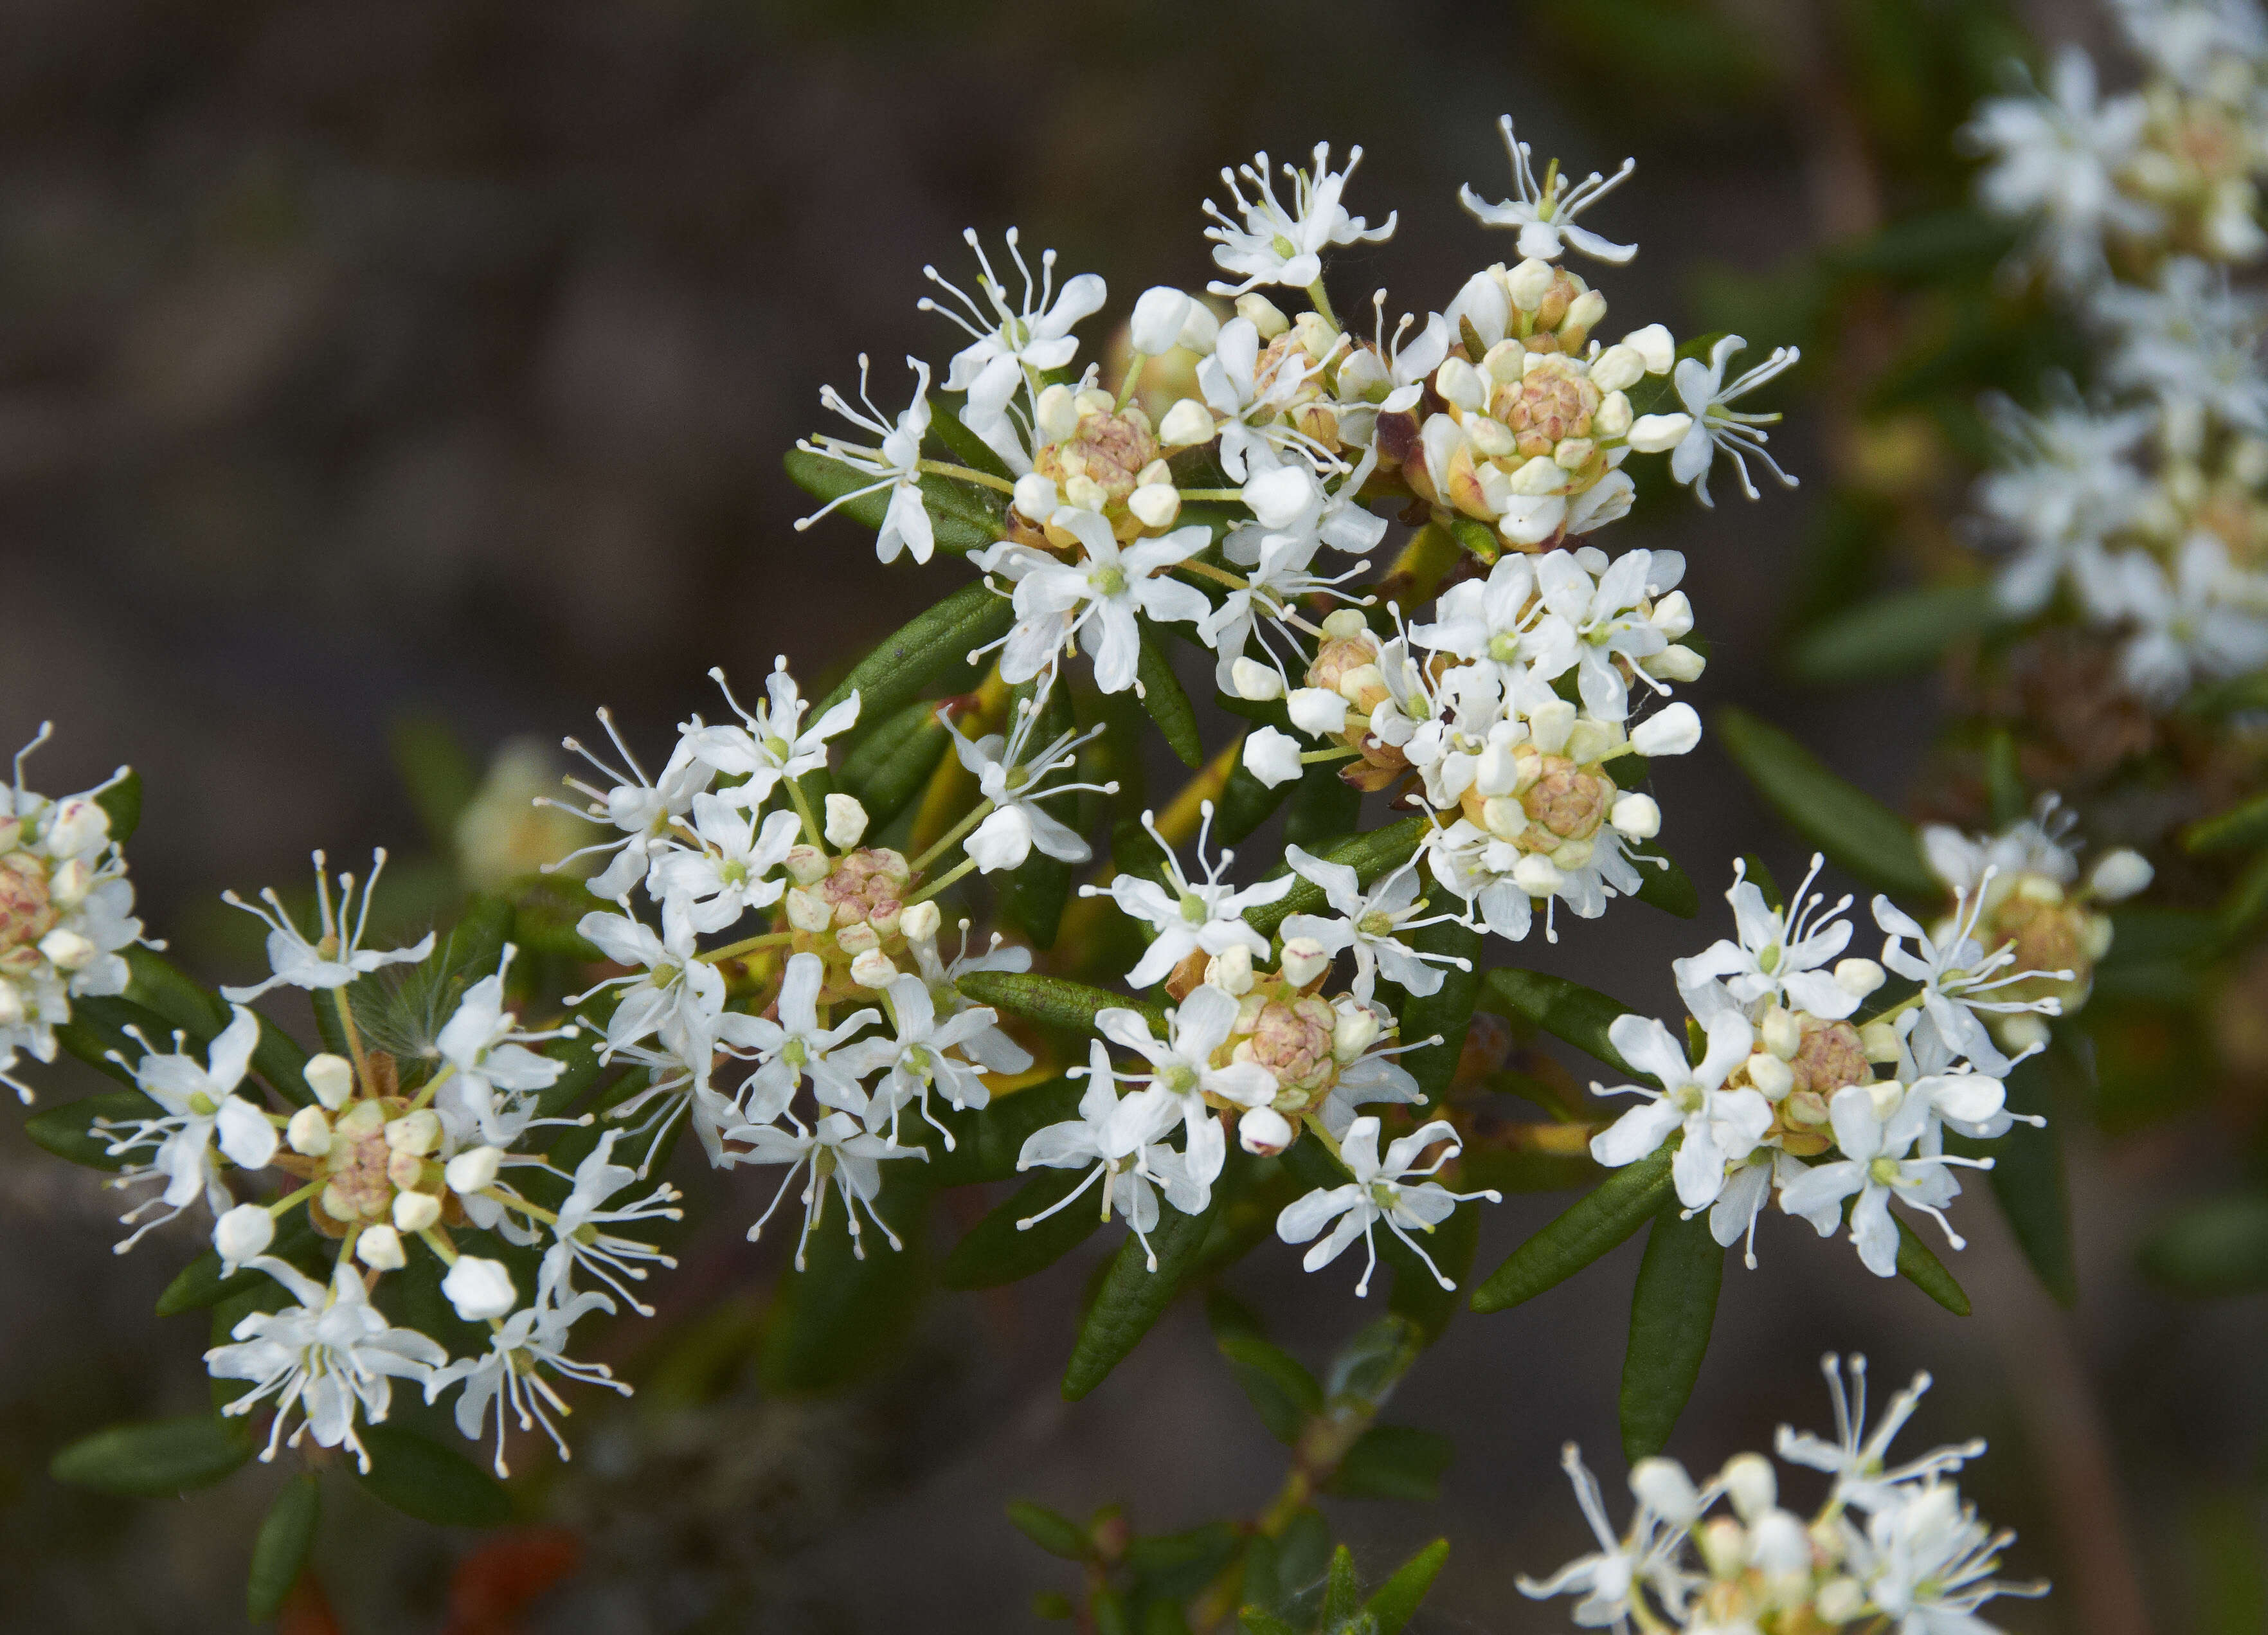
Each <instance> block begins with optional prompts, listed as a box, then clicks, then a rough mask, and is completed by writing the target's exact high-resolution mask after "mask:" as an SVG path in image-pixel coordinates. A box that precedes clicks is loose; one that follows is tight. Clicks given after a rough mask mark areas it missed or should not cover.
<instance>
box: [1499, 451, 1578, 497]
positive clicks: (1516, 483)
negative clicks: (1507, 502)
mask: <svg viewBox="0 0 2268 1635" xmlns="http://www.w3.org/2000/svg"><path fill="white" fill-rule="evenodd" d="M1566 485H1567V474H1566V473H1565V471H1562V470H1561V469H1560V468H1559V462H1558V461H1557V460H1553V459H1552V458H1551V456H1550V455H1549V454H1538V455H1537V456H1536V457H1535V459H1533V460H1529V461H1528V463H1527V464H1526V465H1524V466H1522V467H1521V468H1520V469H1519V470H1517V471H1515V472H1513V474H1512V480H1511V482H1510V484H1509V486H1510V488H1511V490H1512V491H1513V493H1515V494H1520V495H1524V496H1534V495H1537V494H1557V492H1558V491H1559V490H1561V489H1563V488H1565V486H1566Z"/></svg>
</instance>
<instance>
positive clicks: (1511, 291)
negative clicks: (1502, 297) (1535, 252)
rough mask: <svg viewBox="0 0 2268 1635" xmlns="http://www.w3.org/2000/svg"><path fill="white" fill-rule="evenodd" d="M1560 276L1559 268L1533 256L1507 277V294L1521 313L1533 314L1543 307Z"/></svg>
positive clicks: (1505, 282) (1505, 284)
mask: <svg viewBox="0 0 2268 1635" xmlns="http://www.w3.org/2000/svg"><path fill="white" fill-rule="evenodd" d="M1558 276H1559V269H1557V267H1554V266H1553V265H1552V264H1551V263H1550V261H1538V260H1536V259H1535V257H1534V256H1532V255H1531V256H1529V257H1528V259H1527V260H1526V261H1522V262H1521V264H1520V265H1519V266H1517V267H1515V268H1513V269H1512V271H1511V272H1510V273H1509V274H1507V275H1506V277H1505V281H1504V286H1505V292H1506V294H1508V295H1510V296H1511V297H1512V304H1513V306H1517V307H1518V308H1520V310H1521V312H1523V313H1532V312H1534V311H1535V309H1536V308H1537V307H1539V306H1543V298H1544V297H1545V296H1546V295H1548V294H1550V291H1551V285H1552V284H1553V283H1554V282H1555V281H1556V280H1557V278H1558Z"/></svg>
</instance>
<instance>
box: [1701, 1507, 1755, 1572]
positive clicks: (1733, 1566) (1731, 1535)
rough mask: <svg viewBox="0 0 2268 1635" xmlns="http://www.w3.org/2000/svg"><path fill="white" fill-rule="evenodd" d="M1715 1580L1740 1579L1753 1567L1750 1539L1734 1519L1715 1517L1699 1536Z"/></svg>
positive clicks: (1704, 1526) (1703, 1557) (1703, 1554)
mask: <svg viewBox="0 0 2268 1635" xmlns="http://www.w3.org/2000/svg"><path fill="white" fill-rule="evenodd" d="M1694 1542H1695V1543H1697V1544H1698V1545H1699V1546H1700V1550H1701V1560H1702V1563H1703V1565H1705V1566H1707V1568H1708V1569H1709V1574H1710V1576H1711V1577H1712V1578H1717V1579H1732V1578H1738V1577H1739V1576H1740V1575H1741V1572H1742V1569H1744V1568H1745V1567H1746V1566H1747V1565H1749V1536H1748V1534H1747V1532H1746V1531H1745V1530H1744V1529H1743V1528H1742V1526H1741V1524H1740V1523H1739V1522H1737V1521H1734V1520H1733V1518H1732V1517H1730V1516H1714V1517H1712V1518H1711V1519H1710V1520H1709V1521H1707V1522H1705V1523H1704V1524H1703V1526H1702V1528H1700V1531H1699V1532H1698V1534H1697V1536H1695V1539H1694Z"/></svg>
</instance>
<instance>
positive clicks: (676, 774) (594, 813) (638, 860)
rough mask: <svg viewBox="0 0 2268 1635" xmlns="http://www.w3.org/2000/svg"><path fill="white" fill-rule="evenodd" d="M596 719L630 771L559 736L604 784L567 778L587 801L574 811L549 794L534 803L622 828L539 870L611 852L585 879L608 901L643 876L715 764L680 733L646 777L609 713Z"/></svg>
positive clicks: (704, 785) (663, 851)
mask: <svg viewBox="0 0 2268 1635" xmlns="http://www.w3.org/2000/svg"><path fill="white" fill-rule="evenodd" d="M599 724H600V725H601V726H603V727H605V728H606V729H607V736H608V738H610V739H612V740H614V745H615V753H617V754H618V755H621V756H622V763H623V765H625V766H627V767H629V768H630V772H629V773H628V774H627V775H625V774H623V773H621V772H618V771H616V770H615V769H614V768H613V767H611V766H608V764H607V763H606V762H604V761H601V760H600V759H599V757H598V756H597V755H593V754H592V753H591V751H590V750H589V749H587V748H585V747H584V746H583V745H582V744H580V743H578V742H577V741H576V740H574V739H571V738H568V739H563V740H560V742H561V747H562V748H565V749H568V750H570V751H571V752H573V753H574V754H576V755H580V756H582V757H583V759H584V760H585V761H587V762H590V763H591V764H592V765H593V766H594V767H596V768H597V769H598V770H600V772H601V773H603V774H604V775H605V776H606V777H607V779H608V786H607V787H606V788H605V789H603V790H600V789H595V788H593V787H592V786H591V785H590V784H585V783H583V782H581V781H580V780H579V779H576V778H570V779H568V780H567V782H568V786H569V787H570V788H571V789H574V790H576V791H578V792H580V793H581V794H582V795H583V796H584V797H585V799H588V800H589V802H590V806H589V807H588V809H586V810H584V811H579V812H578V811H577V810H576V809H575V808H574V807H573V806H569V805H567V804H566V803H565V802H564V801H559V800H553V799H549V797H545V798H544V799H541V800H540V801H539V802H538V804H539V805H542V806H554V807H556V808H557V809H558V810H560V811H562V812H566V813H570V814H573V815H574V816H576V817H578V818H582V819H584V820H585V821H588V822H593V823H605V824H610V825H612V826H613V827H614V828H615V829H619V830H621V831H622V838H621V839H619V840H602V841H599V842H596V843H593V844H591V845H588V846H585V847H583V848H581V849H580V850H579V851H571V852H569V853H568V854H567V856H565V857H563V858H560V859H559V861H558V862H556V863H547V864H545V865H543V873H547V874H549V873H552V872H553V871H554V870H556V869H560V868H564V867H565V866H566V865H568V864H570V863H571V862H573V861H575V860H576V859H577V858H584V857H588V856H590V855H591V854H592V853H593V852H606V851H611V852H613V853H614V854H615V859H614V861H613V862H612V863H609V864H608V865H607V866H606V868H605V869H604V870H603V871H602V872H601V873H598V874H596V875H594V876H593V877H592V879H591V880H590V882H589V885H590V890H591V895H593V896H595V897H603V898H605V899H606V900H607V901H608V902H614V901H615V900H616V899H617V898H619V897H621V896H622V895H623V894H624V893H626V892H627V891H629V890H630V887H632V886H634V885H636V884H637V882H638V881H639V880H644V878H645V876H646V873H647V871H648V869H649V868H650V867H651V866H652V863H653V861H654V859H655V858H659V857H663V856H666V854H667V852H668V851H669V844H670V839H671V836H672V835H673V834H674V831H675V829H676V828H677V823H678V820H679V819H681V818H682V817H683V816H684V815H685V814H687V813H688V812H689V811H691V810H692V809H693V797H694V796H696V795H697V794H699V793H700V792H702V791H703V790H704V789H706V788H708V787H709V784H710V781H711V779H713V778H714V777H716V776H717V769H716V768H715V767H714V766H712V765H711V764H710V763H709V762H706V761H704V760H703V759H701V757H700V756H699V755H696V754H695V753H694V749H695V746H694V745H693V744H692V743H691V742H689V741H688V740H686V739H685V738H683V737H680V738H679V740H678V741H677V744H676V747H675V748H673V749H672V750H671V751H670V755H669V763H668V764H667V765H666V766H665V767H663V768H662V770H661V776H660V777H658V778H653V779H651V780H649V779H648V778H647V777H646V775H645V770H644V768H643V767H641V766H639V765H638V762H637V756H636V755H632V754H631V753H630V746H629V745H628V744H626V743H624V742H623V741H622V734H621V733H618V732H616V731H615V718H614V716H613V715H612V714H611V713H610V712H609V711H605V710H601V711H599Z"/></svg>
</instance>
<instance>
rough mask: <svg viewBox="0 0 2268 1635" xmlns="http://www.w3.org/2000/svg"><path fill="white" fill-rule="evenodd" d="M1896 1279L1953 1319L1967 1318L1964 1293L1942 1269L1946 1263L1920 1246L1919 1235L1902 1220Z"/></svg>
mask: <svg viewBox="0 0 2268 1635" xmlns="http://www.w3.org/2000/svg"><path fill="white" fill-rule="evenodd" d="M1898 1276H1900V1277H1901V1278H1905V1279H1906V1281H1908V1282H1909V1283H1911V1284H1912V1285H1914V1286H1915V1287H1916V1288H1918V1289H1919V1290H1920V1291H1921V1292H1922V1293H1924V1294H1926V1295H1928V1296H1929V1298H1930V1299H1932V1300H1935V1301H1936V1302H1937V1303H1938V1304H1939V1305H1940V1306H1942V1307H1945V1309H1946V1310H1948V1311H1949V1312H1951V1313H1952V1314H1953V1315H1955V1316H1956V1317H1966V1316H1967V1315H1969V1312H1970V1305H1969V1295H1968V1293H1967V1292H1966V1291H1964V1290H1963V1289H1962V1286H1961V1285H1960V1284H1959V1283H1957V1282H1955V1280H1954V1277H1953V1274H1952V1273H1951V1272H1949V1271H1948V1270H1946V1269H1945V1263H1944V1262H1942V1261H1940V1260H1939V1259H1938V1257H1937V1256H1935V1255H1934V1254H1933V1253H1932V1252H1931V1251H1930V1247H1929V1245H1928V1244H1926V1243H1925V1242H1923V1241H1921V1238H1920V1236H1919V1234H1917V1233H1916V1232H1915V1231H1914V1229H1913V1228H1912V1227H1911V1226H1908V1225H1907V1224H1906V1223H1905V1221H1904V1219H1899V1220H1898Z"/></svg>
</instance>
